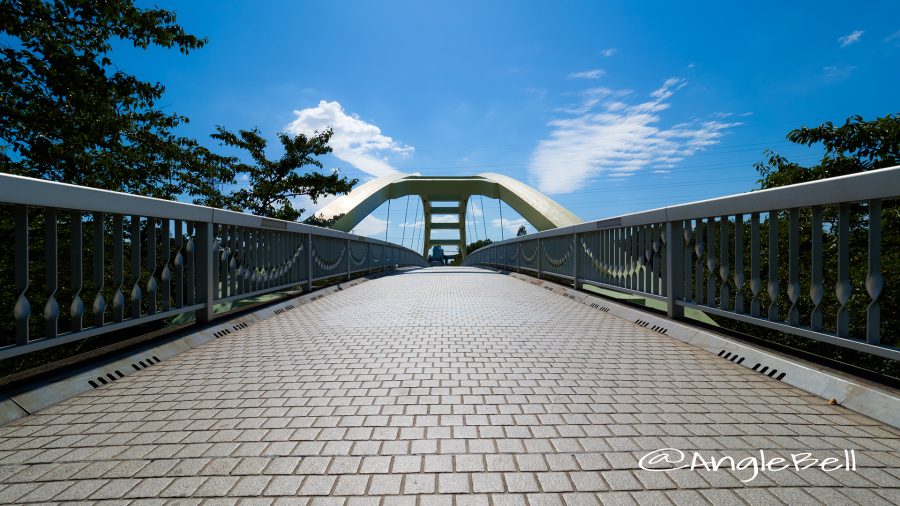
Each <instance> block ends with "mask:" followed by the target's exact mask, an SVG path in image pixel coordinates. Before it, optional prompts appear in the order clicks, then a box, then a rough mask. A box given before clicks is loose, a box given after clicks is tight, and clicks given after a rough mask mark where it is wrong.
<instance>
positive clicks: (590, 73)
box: [566, 69, 606, 79]
mask: <svg viewBox="0 0 900 506" xmlns="http://www.w3.org/2000/svg"><path fill="white" fill-rule="evenodd" d="M605 73H606V72H605V71H603V70H601V69H593V70H585V71H584V72H572V73H571V74H569V75H568V76H566V77H568V78H569V79H600V78H601V77H603V74H605Z"/></svg>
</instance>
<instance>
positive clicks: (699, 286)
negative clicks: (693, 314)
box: [694, 218, 704, 304]
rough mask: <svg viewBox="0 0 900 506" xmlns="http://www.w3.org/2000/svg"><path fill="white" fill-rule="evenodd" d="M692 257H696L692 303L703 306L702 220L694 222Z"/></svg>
mask: <svg viewBox="0 0 900 506" xmlns="http://www.w3.org/2000/svg"><path fill="white" fill-rule="evenodd" d="M694 224H695V226H694V255H695V256H696V257H697V260H696V264H695V265H694V274H695V275H696V279H695V280H694V289H695V291H696V293H695V294H694V301H695V302H696V303H697V304H703V277H704V276H703V219H702V218H697V219H696V220H694Z"/></svg>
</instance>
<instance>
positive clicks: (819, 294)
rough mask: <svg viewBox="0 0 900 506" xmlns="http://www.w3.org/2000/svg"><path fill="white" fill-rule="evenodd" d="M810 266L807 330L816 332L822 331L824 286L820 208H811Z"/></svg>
mask: <svg viewBox="0 0 900 506" xmlns="http://www.w3.org/2000/svg"><path fill="white" fill-rule="evenodd" d="M810 235H811V236H812V252H811V255H812V266H811V269H810V271H811V272H810V283H809V298H810V299H812V304H813V308H812V312H811V313H810V316H809V328H810V330H814V331H817V332H821V330H822V308H821V304H822V299H823V298H824V297H825V286H824V284H823V282H822V263H823V258H822V208H821V207H820V206H815V207H813V208H812V230H811V231H810Z"/></svg>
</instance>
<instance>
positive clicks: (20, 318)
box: [13, 204, 31, 346]
mask: <svg viewBox="0 0 900 506" xmlns="http://www.w3.org/2000/svg"><path fill="white" fill-rule="evenodd" d="M15 221H16V305H15V306H14V307H13V317H14V318H15V320H16V344H17V345H19V346H21V345H25V344H28V340H29V327H28V320H29V319H30V318H31V303H29V302H28V297H26V296H25V293H26V292H27V291H28V267H29V264H30V262H29V259H28V228H29V226H30V225H29V222H28V206H25V205H22V204H18V205H16V210H15Z"/></svg>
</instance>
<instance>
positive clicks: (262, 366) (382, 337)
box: [0, 268, 900, 506]
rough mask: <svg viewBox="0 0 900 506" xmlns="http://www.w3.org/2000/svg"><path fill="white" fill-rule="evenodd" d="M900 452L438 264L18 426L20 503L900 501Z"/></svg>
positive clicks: (852, 425)
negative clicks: (735, 466)
mask: <svg viewBox="0 0 900 506" xmlns="http://www.w3.org/2000/svg"><path fill="white" fill-rule="evenodd" d="M667 447H670V448H677V449H680V450H683V451H684V452H685V453H686V455H687V457H686V462H687V461H688V460H691V455H692V452H694V451H697V452H698V454H699V455H700V456H701V457H702V458H704V459H707V458H711V457H718V458H721V457H726V456H729V457H733V458H734V459H735V460H738V461H739V460H741V459H744V458H747V457H751V456H758V455H759V450H763V451H764V452H765V455H766V459H769V458H772V457H776V456H780V457H784V458H790V456H791V454H793V453H800V452H810V453H812V457H809V458H826V457H837V458H840V463H843V462H844V453H843V451H844V450H850V449H853V450H855V454H856V459H857V464H858V469H857V470H855V471H848V470H838V471H833V472H825V471H823V470H821V469H820V468H817V467H811V468H808V469H803V470H799V471H797V470H794V469H787V470H782V471H773V470H766V471H761V472H759V475H758V476H757V477H756V478H755V479H752V480H750V479H749V478H750V477H752V475H753V469H752V468H748V469H743V470H734V471H732V470H728V469H724V468H720V469H719V470H717V471H709V470H699V469H695V470H690V469H676V470H669V471H657V472H652V471H646V470H641V469H640V468H639V459H641V457H643V456H644V455H645V454H647V453H648V452H650V451H652V450H656V449H661V448H667ZM898 449H900V431H898V430H896V429H893V428H890V427H888V426H885V425H883V424H881V423H879V422H876V421H873V420H871V419H869V418H866V417H864V416H861V415H858V414H855V413H853V412H850V411H847V410H845V409H844V408H841V407H839V406H829V405H827V403H826V402H825V401H824V400H823V399H820V398H817V397H814V396H812V395H809V394H806V393H804V392H801V391H799V390H797V389H795V388H792V387H789V386H787V385H785V384H783V383H780V382H778V381H775V380H773V379H770V378H768V377H765V376H763V375H760V374H757V373H754V372H752V371H750V370H749V369H746V368H744V367H741V366H736V365H734V364H732V363H730V362H728V361H725V360H722V359H719V358H717V357H714V356H712V355H710V354H708V353H706V352H704V351H701V350H699V349H696V348H692V347H690V346H688V345H686V344H683V343H681V342H679V341H676V340H674V339H671V338H668V337H666V336H662V335H660V334H657V333H654V332H651V331H649V330H647V329H644V328H640V327H638V326H636V325H634V324H632V323H630V322H627V321H624V320H621V319H618V318H616V317H613V316H609V315H607V314H604V313H602V312H600V311H597V310H595V309H592V308H590V307H589V306H586V305H583V304H579V303H576V302H573V301H571V300H569V299H566V298H565V297H561V296H559V295H556V294H553V293H551V292H549V291H547V290H542V289H540V288H537V287H534V286H532V285H530V284H528V283H523V282H521V281H518V280H515V279H511V278H509V277H506V276H503V275H501V274H495V273H489V272H485V271H479V270H475V269H467V268H459V269H451V268H438V269H427V270H420V271H415V272H412V273H406V274H400V275H395V276H389V277H385V278H381V279H377V280H374V281H370V282H368V283H363V284H361V285H359V286H357V287H354V288H350V289H348V290H346V291H342V292H338V293H335V294H333V295H328V296H326V297H324V298H322V299H320V300H317V301H316V302H313V303H310V304H306V305H303V306H301V307H299V308H297V309H295V310H293V311H289V312H287V313H284V314H281V315H279V316H277V317H274V318H272V319H269V320H267V321H263V322H260V323H257V324H255V325H253V326H251V327H249V328H247V329H244V330H242V331H239V332H235V333H232V334H231V335H229V336H226V337H223V338H220V339H218V340H217V341H214V342H211V343H209V344H207V345H205V346H202V347H200V348H198V349H195V350H192V351H189V352H187V353H184V354H182V355H179V356H177V357H174V358H172V359H170V360H168V361H164V362H162V363H160V364H158V365H155V366H153V367H151V368H148V369H146V370H143V371H141V372H140V373H137V374H134V375H131V376H127V377H125V378H123V379H121V380H119V381H117V382H115V383H112V384H110V385H106V386H104V387H102V388H99V389H96V390H93V391H91V392H88V393H86V394H83V395H80V396H78V397H75V398H72V399H70V400H68V401H66V402H63V403H62V404H59V405H57V406H54V407H52V408H50V409H47V410H45V411H43V412H40V413H38V414H35V415H33V416H30V417H27V418H25V419H22V420H19V421H17V422H14V423H12V424H10V425H7V426H5V427H2V428H0V483H2V485H0V503H37V502H67V501H87V502H105V501H109V502H115V503H122V504H125V503H129V502H135V503H145V502H162V501H177V502H180V503H185V504H192V503H201V502H202V503H204V504H219V503H222V504H234V503H236V502H241V503H252V504H256V503H262V504H269V503H272V502H275V503H279V504H280V503H282V502H290V503H299V504H306V503H309V504H329V505H331V504H347V505H357V504H359V505H363V504H373V505H374V504H382V505H393V504H422V505H431V504H435V505H440V504H453V503H455V504H457V505H468V504H476V505H479V504H480V505H488V504H493V505H494V506H501V505H525V504H530V505H544V504H567V505H574V504H635V503H639V504H653V505H658V504H672V503H674V504H714V505H727V504H782V503H784V504H790V505H797V504H817V503H824V504H830V505H835V504H853V503H859V504H866V505H878V504H900V452H898ZM801 458H802V457H801ZM723 462H724V463H726V464H727V462H728V461H727V460H726V461H723ZM749 462H750V461H745V463H749ZM806 463H808V461H806ZM804 465H805V464H804ZM726 467H728V466H727V465H726ZM777 467H778V466H776V469H777ZM830 467H834V465H832V466H829V468H830ZM741 480H745V481H746V482H745V483H742V481H741Z"/></svg>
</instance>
